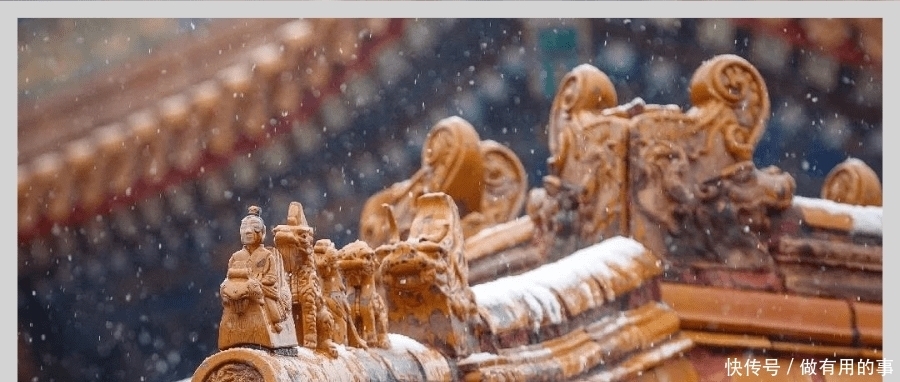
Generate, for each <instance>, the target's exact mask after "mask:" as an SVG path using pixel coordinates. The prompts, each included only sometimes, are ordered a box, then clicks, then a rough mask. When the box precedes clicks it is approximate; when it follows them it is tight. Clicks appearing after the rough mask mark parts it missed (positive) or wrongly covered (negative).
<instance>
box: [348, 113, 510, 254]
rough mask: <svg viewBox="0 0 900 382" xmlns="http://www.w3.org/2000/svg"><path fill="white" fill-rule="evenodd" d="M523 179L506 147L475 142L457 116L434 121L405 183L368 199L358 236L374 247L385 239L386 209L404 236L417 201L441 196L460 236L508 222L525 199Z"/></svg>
mask: <svg viewBox="0 0 900 382" xmlns="http://www.w3.org/2000/svg"><path fill="white" fill-rule="evenodd" d="M526 188H527V176H526V174H525V170H524V167H523V166H522V163H521V161H519V159H518V157H517V156H516V155H515V154H514V153H513V152H512V151H511V150H509V149H507V148H506V147H503V146H502V145H500V144H498V143H496V142H493V141H481V140H480V138H479V137H478V133H476V132H475V128H474V127H472V125H471V124H469V123H468V122H466V121H465V120H464V119H462V118H459V117H450V118H445V119H443V120H441V121H439V122H438V123H437V124H435V126H434V127H433V128H432V129H431V131H430V132H429V133H428V137H426V139H425V144H424V146H423V148H422V166H421V168H420V169H419V170H418V171H416V173H415V174H413V175H412V177H410V178H409V179H407V180H405V181H402V182H399V183H395V184H394V185H392V186H391V187H389V188H388V189H386V190H384V191H381V192H379V193H377V194H375V195H373V196H372V197H371V198H369V200H367V201H366V203H365V205H364V206H363V210H362V214H361V218H360V238H361V239H362V240H364V241H366V242H367V243H369V245H371V246H373V247H377V246H379V245H381V244H385V243H387V242H388V241H389V240H390V230H389V224H388V222H389V221H390V220H391V219H390V217H389V216H388V214H387V213H386V212H385V210H384V209H383V207H382V205H384V204H387V205H389V206H391V208H392V210H393V215H394V219H395V223H396V225H397V227H398V229H399V233H400V234H402V235H404V236H405V235H407V234H408V233H409V229H410V225H411V224H412V220H413V217H414V216H415V214H416V210H417V208H418V206H417V204H416V200H417V198H418V197H420V196H422V195H424V194H426V193H429V192H442V193H445V194H447V195H450V197H452V198H453V200H454V201H455V202H456V205H457V208H458V209H459V211H460V214H461V215H462V216H463V217H464V219H465V223H464V226H465V228H464V235H466V236H470V235H473V234H475V233H477V232H478V231H479V230H481V229H484V228H486V227H489V226H492V225H495V224H498V223H503V222H506V221H509V220H511V219H513V218H515V217H516V215H517V214H518V213H519V212H520V210H521V208H522V205H523V203H524V200H525V191H526Z"/></svg>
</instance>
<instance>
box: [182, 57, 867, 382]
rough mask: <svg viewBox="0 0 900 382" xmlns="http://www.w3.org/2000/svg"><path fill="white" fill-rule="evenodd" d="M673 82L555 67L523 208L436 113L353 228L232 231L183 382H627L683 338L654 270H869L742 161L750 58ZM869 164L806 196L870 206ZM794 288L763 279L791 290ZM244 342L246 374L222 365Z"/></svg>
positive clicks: (860, 249)
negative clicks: (538, 159)
mask: <svg viewBox="0 0 900 382" xmlns="http://www.w3.org/2000/svg"><path fill="white" fill-rule="evenodd" d="M690 91H691V100H692V102H693V104H694V106H693V107H691V108H690V109H689V110H687V111H681V110H680V109H679V108H678V107H677V106H674V105H648V104H646V103H644V102H643V101H642V100H641V99H639V98H638V99H635V100H633V101H631V102H628V103H626V104H623V105H618V100H617V96H616V93H615V89H614V88H613V86H612V83H611V81H610V80H609V78H608V77H607V76H606V75H605V74H603V73H602V72H601V71H599V70H598V69H596V68H594V67H592V66H590V65H581V66H578V67H576V68H575V69H573V70H572V71H571V72H570V73H569V74H567V75H566V76H565V78H564V79H563V81H562V84H561V86H560V88H559V91H558V93H557V96H556V98H555V99H554V102H553V106H552V109H551V115H550V119H549V120H550V122H549V126H548V132H549V133H550V136H549V142H548V143H549V145H550V151H551V157H550V158H549V159H548V166H549V168H550V175H548V176H546V177H545V178H544V179H543V187H541V188H535V189H532V190H531V191H530V192H528V193H527V195H528V197H527V198H528V201H527V206H528V207H527V211H525V213H526V215H525V216H520V215H521V214H522V211H521V210H522V206H523V205H525V204H526V200H525V199H526V187H527V183H526V178H525V172H524V169H523V167H522V164H521V162H520V161H519V160H518V158H517V157H516V156H515V154H514V153H513V152H512V151H511V150H509V149H508V148H506V147H503V146H501V145H499V144H498V143H496V142H493V141H482V140H480V138H479V137H478V134H477V133H476V132H475V130H474V127H472V126H471V125H470V124H469V123H468V122H466V121H465V120H463V119H461V118H458V117H451V118H447V119H444V120H441V121H440V122H438V123H437V124H436V125H435V126H434V127H433V128H432V130H431V131H430V132H429V134H428V137H427V138H426V141H425V144H424V147H423V150H422V165H421V168H420V169H419V170H418V171H417V172H416V173H415V174H413V175H412V176H411V177H410V178H409V179H408V180H405V181H402V182H399V183H396V184H394V185H392V186H390V187H389V188H387V189H385V190H384V191H382V192H379V193H377V194H376V195H373V196H372V197H371V198H370V199H369V200H368V201H367V202H366V205H365V207H364V208H363V213H362V215H361V217H360V236H361V240H357V241H354V242H352V243H349V244H347V245H345V246H343V247H342V248H340V249H338V248H337V246H336V245H335V243H333V242H331V241H330V240H329V239H327V238H320V239H318V240H316V239H315V238H314V231H313V229H312V227H309V225H308V223H307V221H306V218H305V215H304V213H303V209H302V206H301V205H300V203H298V202H293V203H291V205H290V206H289V208H288V214H287V218H286V224H282V225H278V226H276V227H275V228H274V229H273V233H274V236H275V239H274V242H275V246H274V248H269V247H265V246H262V245H260V244H261V242H262V239H263V236H262V235H258V236H254V235H252V233H256V234H258V232H256V231H254V232H250V233H247V234H246V238H245V237H244V234H245V232H244V228H242V243H243V244H244V248H242V249H241V250H239V251H238V252H235V254H234V255H232V258H233V261H230V262H229V269H228V272H227V277H226V280H225V281H224V282H223V284H222V298H223V318H222V324H221V325H220V339H219V345H220V349H221V350H222V351H221V352H220V353H218V354H216V355H213V356H212V357H210V358H208V359H207V361H206V362H204V364H203V365H201V368H200V369H198V373H197V374H195V377H194V380H195V381H207V380H209V381H212V380H226V379H227V378H232V377H234V378H240V377H235V376H238V375H240V376H248V377H247V378H251V379H252V378H260V376H261V378H262V379H263V380H303V379H304V378H306V379H309V378H312V379H316V378H320V377H321V378H325V379H334V380H366V379H375V380H382V379H384V380H389V379H390V378H388V377H385V378H381V377H380V376H386V375H388V374H391V375H392V376H393V377H394V378H395V379H398V380H451V379H456V380H459V379H464V380H491V381H494V380H496V381H500V380H510V379H511V380H566V379H571V378H578V377H581V378H587V379H590V378H597V379H599V380H625V379H628V378H629V377H634V376H636V375H637V374H636V373H641V372H644V371H648V370H650V369H652V368H654V367H656V366H658V364H659V363H660V362H662V363H664V362H666V360H668V359H672V358H673V357H676V356H677V355H678V354H679V353H682V352H684V351H686V350H688V349H690V348H691V347H692V346H694V342H693V340H691V339H690V338H689V337H688V336H686V335H685V334H683V333H682V332H680V323H679V320H680V319H679V316H678V314H676V313H675V312H674V311H673V310H672V309H671V308H670V307H669V306H667V305H666V304H664V303H661V302H659V300H658V299H659V297H658V296H659V293H658V289H657V288H658V286H657V282H658V279H659V278H660V277H663V278H666V279H668V280H672V279H675V281H678V282H690V281H685V280H690V279H691V277H693V280H696V279H698V277H696V276H697V275H698V274H699V275H701V276H703V277H713V276H709V275H716V274H728V272H749V273H750V274H765V275H769V276H771V277H769V279H770V280H771V279H779V278H778V277H776V276H772V275H775V274H776V272H782V271H784V270H785V269H790V267H791V266H794V267H796V266H798V265H796V264H794V263H792V264H787V265H785V262H786V261H792V262H812V263H815V264H817V265H821V264H826V265H828V266H838V267H842V266H847V264H844V263H841V262H840V261H837V260H835V259H834V256H832V255H833V254H832V253H831V252H828V250H829V248H830V247H829V246H827V245H821V242H822V241H823V239H822V237H830V238H832V239H833V240H834V241H840V242H841V247H840V248H842V252H846V253H849V255H846V256H844V257H848V258H851V259H852V260H853V265H854V266H860V267H862V269H865V270H866V271H873V272H874V271H879V272H880V269H881V267H880V237H875V238H873V237H866V238H863V239H858V238H856V237H854V236H853V235H854V234H853V232H849V233H847V232H846V231H845V232H841V231H839V230H836V229H834V227H836V226H834V225H831V226H826V225H825V224H824V223H822V221H823V219H825V218H820V217H817V216H825V215H827V214H825V213H820V214H819V215H816V214H815V212H816V211H817V210H816V209H815V208H814V207H808V206H807V207H798V206H797V202H796V200H795V195H794V192H795V183H794V179H793V177H792V176H791V175H789V174H786V173H784V172H783V171H781V170H780V169H778V168H776V167H768V168H764V169H759V168H757V167H756V166H755V165H754V164H753V162H752V160H751V159H752V153H753V150H754V149H755V147H756V144H757V143H758V142H759V139H760V137H761V135H762V133H763V130H764V128H765V123H766V118H767V116H768V114H769V101H768V94H767V92H766V86H765V83H764V82H763V81H762V78H761V77H760V75H759V73H758V72H757V71H756V69H755V68H754V67H753V66H752V65H750V64H749V63H748V62H747V61H746V60H744V59H742V58H740V57H737V56H733V55H724V56H717V57H714V58H712V59H710V60H709V61H706V62H704V63H703V64H702V65H701V66H700V68H698V69H697V71H696V73H695V74H694V77H693V79H692V81H691V86H690ZM873 175H874V172H872V171H871V169H869V168H868V167H867V166H866V165H865V164H864V163H862V162H859V161H852V160H851V161H848V162H846V163H844V164H842V165H841V166H839V167H838V168H836V169H835V170H834V171H833V172H832V174H830V175H829V178H828V180H827V181H826V185H825V187H823V191H822V194H823V195H822V196H823V199H831V200H835V201H838V202H844V203H848V202H849V203H855V204H865V205H870V206H871V205H880V203H881V198H880V194H881V191H880V184H879V183H878V181H877V176H873ZM251 211H254V210H251ZM255 211H256V215H258V209H257V210H255ZM819 212H821V211H819ZM878 216H879V218H880V211H879V215H878ZM826 218H827V217H826ZM245 219H248V221H256V220H255V219H258V216H256V217H255V218H254V217H253V213H251V214H250V216H248V217H247V218H245ZM797 222H799V223H797ZM797 224H806V225H807V226H808V227H807V228H805V229H802V230H801V229H795V228H796V225H797ZM259 225H262V222H261V219H260V220H259ZM817 227H828V228H830V230H829V231H827V232H826V231H822V232H813V233H812V234H810V233H809V231H810V230H813V229H817ZM523 233H524V234H523ZM804 235H807V236H811V237H813V238H812V239H810V238H808V237H807V236H804ZM622 236H624V237H630V238H629V239H625V238H624V237H622ZM870 236H871V235H870ZM860 240H863V241H860ZM811 243H812V244H811ZM876 243H877V244H876ZM813 244H815V245H813ZM257 246H259V247H258V248H257ZM843 249H846V250H843ZM245 252H246V253H245ZM832 252H834V251H832ZM251 258H252V259H263V260H265V261H263V260H254V262H248V261H247V259H251ZM841 258H843V257H841ZM512 259H517V260H516V261H519V262H520V265H518V268H515V271H509V269H508V268H510V262H511V261H512ZM785 259H788V260H785ZM823 259H824V260H823ZM473 260H477V261H478V262H479V264H480V265H479V266H480V267H481V268H479V275H482V276H479V277H482V278H481V279H479V280H478V281H477V283H478V285H470V284H473V281H472V278H471V277H470V273H469V272H470V262H471V261H473ZM521 264H524V265H521ZM504 267H505V268H507V269H501V268H504ZM709 270H712V271H711V272H712V273H702V272H706V271H709ZM679 272H684V273H683V274H682V273H679ZM691 272H694V273H691ZM715 272H719V273H715ZM722 272H724V273H722ZM754 272H755V273H754ZM483 275H487V276H483ZM492 275H493V276H492ZM500 275H502V276H503V277H501V276H500ZM273 277H274V278H275V281H273V280H272V278H273ZM679 277H681V278H679ZM795 279H796V278H794V279H790V280H795ZM879 280H880V278H879ZM790 282H793V283H794V285H789V284H786V285H783V286H777V287H771V286H766V287H767V288H781V289H779V290H786V289H791V288H795V289H796V290H802V288H801V287H803V280H800V281H790ZM796 285H800V287H796ZM286 296H290V297H289V298H288V297H286ZM287 301H289V302H290V303H289V304H287ZM279 307H280V308H281V310H279ZM870 342H871V341H870ZM843 345H845V344H841V346H843ZM840 350H841V351H845V350H846V349H843V348H841V349H840ZM846 351H853V349H850V350H846ZM238 354H242V355H240V356H239V355H238ZM240 357H245V359H247V360H248V362H246V363H245V364H244V365H245V366H246V365H252V366H253V367H254V368H256V369H255V370H256V372H257V374H253V372H252V370H247V369H246V368H245V367H244V366H240V365H232V366H228V367H226V366H225V365H226V364H229V362H233V361H235V360H236V359H240ZM651 359H655V360H657V361H658V362H657V361H653V362H650V361H648V360H651ZM216 365H219V366H216ZM601 365H602V366H601ZM201 371H202V373H201ZM679 373H682V374H679V376H680V377H679V378H687V380H698V379H699V378H698V376H697V374H696V371H695V370H694V369H693V367H692V366H687V369H683V370H681V371H679ZM270 375H275V376H276V378H281V379H270V377H269V376H270ZM282 377H283V378H282ZM216 378H219V379H216Z"/></svg>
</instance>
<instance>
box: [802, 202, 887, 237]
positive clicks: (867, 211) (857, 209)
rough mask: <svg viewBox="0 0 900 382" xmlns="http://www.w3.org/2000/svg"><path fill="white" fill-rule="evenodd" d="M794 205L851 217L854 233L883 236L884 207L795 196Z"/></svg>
mask: <svg viewBox="0 0 900 382" xmlns="http://www.w3.org/2000/svg"><path fill="white" fill-rule="evenodd" d="M793 203H794V205H795V206H797V207H806V208H816V209H820V210H825V211H827V212H829V213H831V214H845V215H849V216H850V218H851V219H852V220H853V233H860V234H869V235H877V236H882V221H881V216H882V211H883V208H882V207H878V206H857V205H852V204H845V203H838V202H834V201H831V200H828V199H819V198H807V197H803V196H794V202H793Z"/></svg>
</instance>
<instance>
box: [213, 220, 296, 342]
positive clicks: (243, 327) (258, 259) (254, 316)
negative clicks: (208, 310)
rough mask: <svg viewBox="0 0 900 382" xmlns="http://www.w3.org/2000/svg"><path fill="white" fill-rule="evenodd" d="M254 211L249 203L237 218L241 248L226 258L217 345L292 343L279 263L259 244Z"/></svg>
mask: <svg viewBox="0 0 900 382" xmlns="http://www.w3.org/2000/svg"><path fill="white" fill-rule="evenodd" d="M259 211H260V210H259V207H256V206H251V207H250V208H249V212H248V215H247V216H246V217H245V218H244V219H243V220H241V229H240V233H241V244H242V245H243V247H242V248H241V249H240V250H238V251H237V252H235V253H234V254H232V255H231V258H230V259H229V260H228V275H227V277H226V279H225V281H224V282H222V286H221V289H220V294H221V296H222V307H223V313H222V322H221V324H220V326H219V348H220V349H227V348H229V347H232V346H237V345H242V344H244V345H247V344H253V345H259V346H264V347H268V348H286V347H291V346H295V345H296V344H297V342H296V341H297V339H296V338H295V335H294V325H293V321H292V320H291V319H290V318H291V317H290V291H289V290H288V284H287V282H286V280H287V276H286V274H285V271H284V264H283V263H282V261H281V257H280V256H279V255H278V254H277V253H275V252H273V251H272V250H270V249H268V248H266V247H265V246H264V245H263V240H264V239H265V232H266V226H265V224H264V223H263V220H262V218H260V217H259Z"/></svg>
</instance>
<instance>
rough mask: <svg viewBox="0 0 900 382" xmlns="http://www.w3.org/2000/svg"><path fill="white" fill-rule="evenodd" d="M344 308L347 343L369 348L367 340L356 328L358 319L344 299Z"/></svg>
mask: <svg viewBox="0 0 900 382" xmlns="http://www.w3.org/2000/svg"><path fill="white" fill-rule="evenodd" d="M342 309H343V310H344V317H346V320H345V321H347V345H350V346H352V347H358V348H363V349H365V348H368V344H366V340H364V339H362V337H360V336H359V330H357V329H356V320H355V319H354V318H353V316H352V314H351V312H350V304H349V303H347V302H346V301H344V303H343V305H342Z"/></svg>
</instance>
